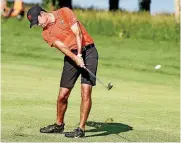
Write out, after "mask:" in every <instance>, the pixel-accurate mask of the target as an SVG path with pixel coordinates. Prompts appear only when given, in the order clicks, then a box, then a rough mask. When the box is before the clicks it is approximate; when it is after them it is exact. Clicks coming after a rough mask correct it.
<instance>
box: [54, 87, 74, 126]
mask: <svg viewBox="0 0 181 143" xmlns="http://www.w3.org/2000/svg"><path fill="white" fill-rule="evenodd" d="M70 92H71V89H68V88H63V87H60V90H59V95H58V99H57V124H58V125H60V124H62V123H64V115H65V112H66V109H67V105H68V97H69V95H70Z"/></svg>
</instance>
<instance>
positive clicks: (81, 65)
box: [75, 56, 85, 68]
mask: <svg viewBox="0 0 181 143" xmlns="http://www.w3.org/2000/svg"><path fill="white" fill-rule="evenodd" d="M75 63H76V64H77V65H78V66H79V67H81V68H84V67H85V64H84V60H83V58H82V57H78V56H76V58H75Z"/></svg>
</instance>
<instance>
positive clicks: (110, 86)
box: [107, 82, 113, 90]
mask: <svg viewBox="0 0 181 143" xmlns="http://www.w3.org/2000/svg"><path fill="white" fill-rule="evenodd" d="M112 87H113V84H112V83H111V82H110V83H108V85H107V89H108V90H110V89H111V88H112Z"/></svg>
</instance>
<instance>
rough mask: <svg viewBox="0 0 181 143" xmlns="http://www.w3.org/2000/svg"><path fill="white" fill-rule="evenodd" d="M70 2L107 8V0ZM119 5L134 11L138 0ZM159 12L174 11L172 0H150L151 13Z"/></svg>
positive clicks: (36, 1)
mask: <svg viewBox="0 0 181 143" xmlns="http://www.w3.org/2000/svg"><path fill="white" fill-rule="evenodd" d="M41 1H42V0H24V2H27V3H32V2H34V3H41ZM72 4H73V6H74V5H78V6H81V7H85V8H86V7H91V6H94V7H96V8H98V9H106V10H107V9H108V4H109V2H108V0H72ZM119 7H120V8H123V9H126V10H129V11H135V10H138V0H120V2H119ZM159 12H169V13H173V12H174V0H152V3H151V13H152V14H154V13H159Z"/></svg>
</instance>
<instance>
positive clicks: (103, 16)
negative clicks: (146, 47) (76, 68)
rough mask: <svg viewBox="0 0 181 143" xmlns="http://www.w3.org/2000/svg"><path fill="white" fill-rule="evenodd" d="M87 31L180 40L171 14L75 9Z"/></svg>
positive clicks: (124, 36)
mask: <svg viewBox="0 0 181 143" xmlns="http://www.w3.org/2000/svg"><path fill="white" fill-rule="evenodd" d="M75 12H76V14H77V16H78V17H79V19H80V21H82V23H83V24H84V25H85V26H86V28H87V29H88V31H89V32H91V33H93V34H99V35H105V36H119V37H120V38H136V39H138V38H140V39H151V40H164V41H165V40H166V41H177V42H179V40H180V36H179V35H180V26H179V24H176V23H175V21H174V16H173V15H155V16H150V15H149V14H148V13H146V12H145V13H144V12H143V13H124V12H114V13H111V12H103V11H80V10H78V11H77V10H76V11H75Z"/></svg>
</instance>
